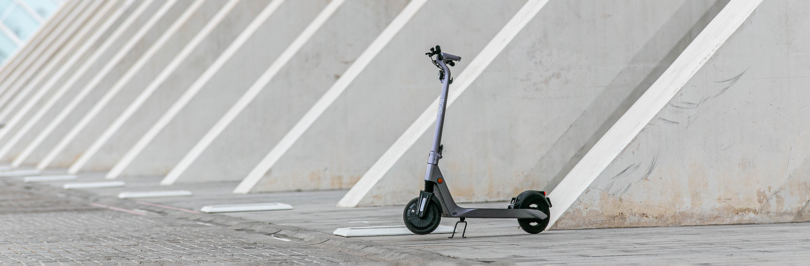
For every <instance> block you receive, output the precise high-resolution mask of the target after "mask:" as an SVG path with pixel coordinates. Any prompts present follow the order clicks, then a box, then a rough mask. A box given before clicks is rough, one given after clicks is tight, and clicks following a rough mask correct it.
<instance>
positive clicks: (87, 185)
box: [62, 181, 126, 189]
mask: <svg viewBox="0 0 810 266" xmlns="http://www.w3.org/2000/svg"><path fill="white" fill-rule="evenodd" d="M125 185H126V183H124V181H107V182H85V183H67V184H64V185H62V188H63V189H83V188H111V187H123V186H125Z"/></svg>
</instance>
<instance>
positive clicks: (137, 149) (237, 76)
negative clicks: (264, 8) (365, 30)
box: [109, 0, 329, 176]
mask: <svg viewBox="0 0 810 266" xmlns="http://www.w3.org/2000/svg"><path fill="white" fill-rule="evenodd" d="M328 2H329V1H325V0H307V1H284V2H283V3H282V4H281V5H279V6H278V10H276V11H275V12H273V13H272V15H271V16H269V17H267V18H266V19H263V23H261V24H260V25H259V27H258V28H257V29H256V31H255V33H251V34H250V35H249V36H247V37H249V39H247V41H246V42H244V43H243V44H242V45H240V47H239V48H238V49H236V50H234V52H233V53H232V54H229V55H228V56H227V57H222V59H221V60H220V62H221V63H219V64H213V65H212V67H211V68H209V70H207V71H206V74H207V75H203V76H201V77H200V78H199V79H198V80H197V81H195V83H194V84H192V86H190V87H189V88H188V90H187V91H186V92H184V95H183V96H181V97H180V98H179V99H178V101H177V102H175V103H174V104H173V106H172V107H171V108H170V110H169V111H167V112H166V113H165V114H163V116H162V117H161V118H160V119H159V120H158V122H157V123H155V125H153V126H152V128H150V130H149V132H147V134H145V135H144V136H143V137H141V139H140V140H139V143H137V144H136V145H135V146H133V149H131V150H130V151H129V152H128V154H127V155H126V156H125V157H123V159H122V160H121V161H120V162H118V164H117V165H116V166H115V167H114V168H113V169H112V170H111V172H110V173H109V175H110V176H146V175H165V174H167V173H168V171H169V170H170V169H171V168H172V167H173V166H174V165H175V164H177V162H178V161H179V160H180V159H181V158H182V157H183V155H184V154H185V153H186V152H188V151H189V150H190V149H191V148H192V147H193V145H194V144H195V143H196V141H198V140H199V139H200V138H201V137H202V136H203V135H204V134H205V133H206V132H207V131H208V129H210V128H211V127H212V126H213V125H214V123H216V121H217V118H218V117H221V116H222V115H223V114H224V113H225V112H226V111H227V110H228V108H230V107H231V106H233V105H234V103H235V102H236V101H237V99H239V97H240V96H241V95H242V94H243V93H244V92H245V91H246V90H247V89H248V88H249V87H250V85H251V84H252V83H253V82H254V81H256V80H257V79H258V78H259V76H260V75H261V74H262V73H263V72H264V70H266V69H267V68H268V67H269V66H270V65H271V64H272V63H273V62H274V61H275V59H276V58H277V57H278V56H279V55H281V54H282V52H283V51H284V50H285V49H286V48H287V47H288V46H290V44H291V43H292V41H293V40H294V39H295V38H296V37H297V36H298V35H299V34H300V33H301V32H302V31H303V30H304V28H305V27H306V26H307V25H308V24H309V23H310V22H311V21H312V20H313V19H314V18H315V17H316V16H317V15H318V13H319V12H320V11H321V10H322V9H323V8H324V7H325V6H326V5H327V4H328ZM272 3H273V2H271V4H272ZM276 3H277V2H276Z"/></svg>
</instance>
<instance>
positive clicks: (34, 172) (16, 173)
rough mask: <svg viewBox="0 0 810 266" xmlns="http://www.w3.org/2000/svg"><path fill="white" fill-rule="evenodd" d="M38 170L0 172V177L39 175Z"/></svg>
mask: <svg viewBox="0 0 810 266" xmlns="http://www.w3.org/2000/svg"><path fill="white" fill-rule="evenodd" d="M39 173H40V172H39V170H16V171H8V172H0V177H16V176H32V175H39Z"/></svg>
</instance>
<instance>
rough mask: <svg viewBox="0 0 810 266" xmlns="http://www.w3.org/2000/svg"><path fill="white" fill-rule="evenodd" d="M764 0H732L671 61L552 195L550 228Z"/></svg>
mask: <svg viewBox="0 0 810 266" xmlns="http://www.w3.org/2000/svg"><path fill="white" fill-rule="evenodd" d="M760 2H761V0H749V1H731V2H729V3H728V4H726V7H724V8H723V10H722V11H720V13H719V14H717V16H715V17H714V19H712V21H711V22H710V23H709V25H707V26H706V28H704V29H703V31H702V32H701V33H700V34H699V35H698V36H697V37H696V38H695V40H694V41H692V43H690V44H689V46H688V47H686V49H685V50H684V51H683V52H682V53H681V55H680V56H678V58H677V59H675V61H674V62H672V65H670V66H669V68H667V70H666V71H665V72H664V73H663V74H662V75H661V77H659V78H658V80H656V81H655V83H653V85H652V86H650V88H649V89H647V91H646V92H645V93H644V95H642V96H641V97H640V98H639V99H638V101H636V102H635V103H634V104H633V106H631V107H630V109H628V110H627V112H626V113H625V114H624V115H623V116H622V117H621V118H619V120H618V121H616V124H614V125H613V126H612V127H611V128H610V130H608V131H607V132H606V133H605V135H604V136H602V138H601V139H599V141H598V142H597V143H596V144H595V145H594V146H593V148H591V150H590V151H588V153H587V154H585V156H584V157H583V158H582V160H580V161H579V163H577V165H576V166H574V168H573V169H571V172H568V175H566V176H565V178H564V179H563V180H562V181H561V182H560V184H558V185H557V187H556V188H554V191H552V192H551V194H550V195H549V197H550V198H552V199H553V200H554V208H551V220H550V221H549V224H548V228H551V227H552V226H553V225H554V223H555V222H557V219H559V218H560V216H562V214H563V213H565V211H566V210H568V208H569V207H571V205H572V204H574V202H575V201H576V200H577V199H578V198H579V196H580V195H582V193H583V192H585V190H586V189H587V188H588V187H589V186H590V185H591V183H593V181H594V180H596V178H597V177H599V174H601V173H602V171H603V170H605V168H606V167H607V166H608V165H610V163H611V162H612V161H613V160H614V159H615V158H616V156H618V155H619V153H621V151H622V150H624V149H625V148H626V147H627V145H628V144H630V142H631V141H632V140H633V139H634V138H635V137H636V136H637V135H638V133H639V132H641V130H642V129H644V127H646V126H647V124H649V123H650V120H652V118H653V117H655V116H656V115H657V114H658V112H659V111H660V110H661V108H664V106H665V105H666V104H667V102H669V101H670V100H671V99H672V97H673V96H675V95H676V94H678V92H679V91H680V90H681V88H683V86H684V85H686V83H687V82H689V80H690V79H691V78H692V76H694V75H695V73H697V72H698V71H699V70H700V69H701V68H702V67H703V65H704V64H705V63H706V62H707V61H709V59H711V58H712V56H713V55H714V53H715V52H716V51H717V50H718V49H719V48H720V46H722V45H723V43H725V42H726V40H728V38H729V37H731V35H732V34H733V33H734V32H736V31H737V29H738V28H739V27H740V25H742V23H743V22H745V20H746V19H748V16H750V15H751V13H752V12H754V10H755V9H756V8H757V6H759V4H760Z"/></svg>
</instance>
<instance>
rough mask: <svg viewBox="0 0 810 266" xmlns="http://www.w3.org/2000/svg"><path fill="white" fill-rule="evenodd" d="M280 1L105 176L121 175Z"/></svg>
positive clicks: (239, 38) (195, 82)
mask: <svg viewBox="0 0 810 266" xmlns="http://www.w3.org/2000/svg"><path fill="white" fill-rule="evenodd" d="M282 3H284V0H273V2H270V4H268V5H267V7H265V8H264V10H262V12H261V13H260V14H259V15H258V16H257V17H256V18H255V19H253V21H251V22H250V25H248V26H247V27H246V28H245V29H244V30H243V31H242V33H240V34H239V36H238V37H236V39H235V40H234V41H233V42H232V43H231V45H229V46H228V48H226V49H225V51H223V52H222V54H220V55H219V57H217V60H216V61H214V63H212V64H211V65H210V66H209V67H208V68H207V69H206V70H205V72H203V74H202V75H201V76H200V77H199V78H197V80H196V81H194V83H193V84H191V87H189V88H188V90H186V92H185V93H183V95H182V96H180V98H179V99H177V101H176V102H175V103H174V104H173V105H172V107H170V108H169V110H167V111H166V113H164V114H163V116H161V117H160V119H158V121H157V122H156V123H155V124H154V125H153V126H152V127H151V128H149V131H147V132H146V133H145V134H144V135H143V136H142V137H141V139H139V140H138V142H137V143H135V145H134V146H133V147H132V148H131V149H130V150H129V151H128V152H127V153H126V154H124V157H123V158H121V160H120V161H118V163H117V164H115V166H113V168H112V170H110V172H109V173H107V178H117V177H118V176H119V175H121V173H122V172H123V171H124V169H126V168H127V166H129V164H130V163H132V161H133V160H135V157H137V156H138V154H140V153H141V151H143V149H145V148H146V146H147V145H149V143H151V142H152V140H153V139H154V138H155V137H156V136H157V135H158V133H160V131H162V130H163V128H165V127H166V125H168V124H169V122H171V121H172V119H174V117H175V116H176V115H177V114H178V113H179V112H180V110H182V109H183V107H185V106H186V104H188V102H190V101H191V99H192V98H194V96H195V95H197V92H199V91H200V90H201V89H202V87H203V86H205V84H206V83H208V81H209V80H210V79H211V78H212V77H213V76H214V74H216V73H217V72H218V71H219V69H221V68H222V66H223V65H225V63H226V62H228V60H230V58H231V57H232V56H233V55H234V54H235V53H236V52H237V51H238V50H239V49H240V48H242V45H244V44H245V42H247V41H248V39H250V37H252V36H253V34H254V33H256V31H257V30H258V29H259V27H261V26H262V24H264V22H265V21H267V19H268V18H270V16H271V15H273V13H275V12H276V10H277V9H278V7H279V6H280V5H281V4H282Z"/></svg>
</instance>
